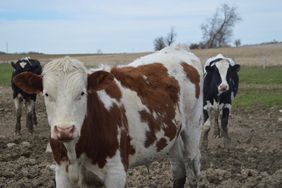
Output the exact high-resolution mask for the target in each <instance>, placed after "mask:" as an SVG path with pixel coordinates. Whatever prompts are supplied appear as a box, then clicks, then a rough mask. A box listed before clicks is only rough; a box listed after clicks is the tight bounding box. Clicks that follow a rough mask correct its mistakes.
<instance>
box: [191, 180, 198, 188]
mask: <svg viewBox="0 0 282 188" xmlns="http://www.w3.org/2000/svg"><path fill="white" fill-rule="evenodd" d="M189 187H190V188H198V187H199V186H198V182H197V181H193V182H189Z"/></svg>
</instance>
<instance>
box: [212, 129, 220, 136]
mask: <svg viewBox="0 0 282 188" xmlns="http://www.w3.org/2000/svg"><path fill="white" fill-rule="evenodd" d="M213 137H214V138H220V137H221V136H220V130H219V129H218V130H216V129H215V130H214V131H213Z"/></svg>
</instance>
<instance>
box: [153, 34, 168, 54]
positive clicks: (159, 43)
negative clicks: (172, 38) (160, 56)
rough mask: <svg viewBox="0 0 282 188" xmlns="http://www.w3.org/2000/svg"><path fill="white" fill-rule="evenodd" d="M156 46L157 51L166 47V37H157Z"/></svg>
mask: <svg viewBox="0 0 282 188" xmlns="http://www.w3.org/2000/svg"><path fill="white" fill-rule="evenodd" d="M154 47H155V50H156V51H158V50H161V49H163V48H164V47H166V45H165V41H164V38H163V37H158V38H156V39H155V41H154Z"/></svg>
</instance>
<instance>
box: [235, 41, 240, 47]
mask: <svg viewBox="0 0 282 188" xmlns="http://www.w3.org/2000/svg"><path fill="white" fill-rule="evenodd" d="M234 44H235V46H236V47H239V46H241V40H240V39H237V40H235V41H234Z"/></svg>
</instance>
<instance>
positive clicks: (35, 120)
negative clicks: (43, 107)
mask: <svg viewBox="0 0 282 188" xmlns="http://www.w3.org/2000/svg"><path fill="white" fill-rule="evenodd" d="M32 123H33V125H35V126H37V117H36V111H35V101H34V107H33V109H32Z"/></svg>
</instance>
